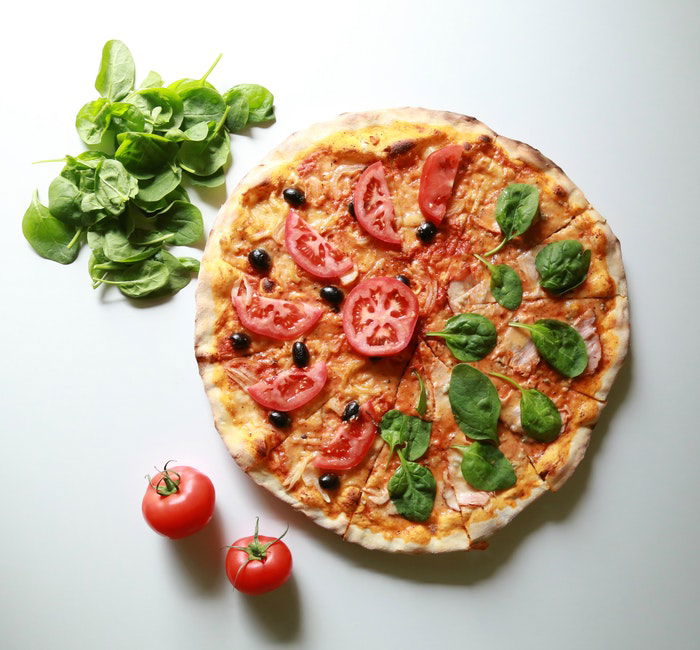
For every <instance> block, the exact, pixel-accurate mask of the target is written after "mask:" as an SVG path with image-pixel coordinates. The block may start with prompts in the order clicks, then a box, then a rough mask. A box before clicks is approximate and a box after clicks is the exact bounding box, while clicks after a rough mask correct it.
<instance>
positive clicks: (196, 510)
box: [141, 463, 215, 539]
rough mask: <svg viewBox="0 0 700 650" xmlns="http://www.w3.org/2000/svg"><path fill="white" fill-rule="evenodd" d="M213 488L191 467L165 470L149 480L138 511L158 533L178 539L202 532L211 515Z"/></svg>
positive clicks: (167, 468) (183, 466) (213, 496)
mask: <svg viewBox="0 0 700 650" xmlns="http://www.w3.org/2000/svg"><path fill="white" fill-rule="evenodd" d="M214 499H215V493H214V485H213V484H212V482H211V481H210V480H209V477H208V476H206V475H205V474H202V473H201V472H198V471H197V470H196V469H194V467H187V466H185V465H182V466H178V467H168V463H165V466H164V467H163V471H162V472H159V473H158V474H156V476H154V477H153V478H152V479H149V482H148V487H147V488H146V494H144V495H143V501H142V503H141V511H142V512H143V516H144V518H145V519H146V522H147V523H148V525H149V526H150V527H151V528H153V530H155V531H156V532H157V533H160V534H161V535H165V536H166V537H170V539H180V538H181V537H187V536H188V535H192V533H196V532H197V531H198V530H201V529H202V528H204V526H206V525H207V524H208V523H209V520H210V519H211V516H212V514H213V513H214Z"/></svg>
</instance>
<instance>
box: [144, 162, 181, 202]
mask: <svg viewBox="0 0 700 650" xmlns="http://www.w3.org/2000/svg"><path fill="white" fill-rule="evenodd" d="M181 181H182V170H181V169H180V168H179V167H177V166H176V165H170V166H169V167H168V168H167V169H165V170H164V171H162V172H161V173H160V174H158V175H156V176H154V177H153V178H149V179H144V180H140V181H138V184H139V191H138V194H137V195H136V199H135V200H136V202H137V203H138V204H139V205H141V204H143V203H155V202H158V201H161V200H162V199H163V198H164V197H166V196H168V195H169V194H170V193H171V192H174V191H175V190H176V188H177V187H178V186H179V185H180V182H181Z"/></svg>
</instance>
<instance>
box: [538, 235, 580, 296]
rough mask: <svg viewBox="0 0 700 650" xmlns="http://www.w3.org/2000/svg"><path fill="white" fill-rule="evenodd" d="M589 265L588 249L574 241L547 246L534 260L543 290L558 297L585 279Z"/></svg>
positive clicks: (565, 240)
mask: <svg viewBox="0 0 700 650" xmlns="http://www.w3.org/2000/svg"><path fill="white" fill-rule="evenodd" d="M590 264H591V251H590V249H585V250H584V248H583V245H582V244H581V242H579V241H576V240H575V239H563V240H561V241H555V242H552V243H550V244H547V245H546V246H545V247H544V248H543V249H542V250H541V251H540V252H539V253H537V257H536V258H535V268H537V272H538V273H539V275H540V285H541V286H542V288H543V289H546V290H547V291H551V292H552V293H553V294H555V295H557V296H559V295H561V294H563V293H566V292H567V291H571V289H575V288H576V287H578V286H579V285H580V284H582V283H583V282H584V280H585V279H586V275H587V274H588V268H589V266H590Z"/></svg>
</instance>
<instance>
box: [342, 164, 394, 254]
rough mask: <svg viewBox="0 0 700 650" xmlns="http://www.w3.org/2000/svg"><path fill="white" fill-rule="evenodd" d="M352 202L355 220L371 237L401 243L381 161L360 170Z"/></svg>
mask: <svg viewBox="0 0 700 650" xmlns="http://www.w3.org/2000/svg"><path fill="white" fill-rule="evenodd" d="M353 202H354V207H355V216H356V217H357V221H358V222H359V223H360V225H361V226H362V227H363V228H364V229H365V230H366V231H367V232H368V233H369V234H370V235H372V237H376V238H377V239H380V240H381V241H384V242H387V243H388V244H400V243H401V238H400V237H399V233H398V232H397V230H396V225H395V224H394V204H393V203H392V202H391V195H390V194H389V187H388V185H387V184H386V176H385V175H384V166H383V165H382V163H381V161H377V162H376V163H373V164H372V165H370V166H369V167H367V169H365V171H363V172H362V175H361V176H360V178H359V180H358V181H357V185H355V195H354V197H353Z"/></svg>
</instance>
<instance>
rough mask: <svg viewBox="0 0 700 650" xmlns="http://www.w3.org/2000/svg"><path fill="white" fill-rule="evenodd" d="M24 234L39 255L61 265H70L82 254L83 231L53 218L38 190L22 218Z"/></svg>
mask: <svg viewBox="0 0 700 650" xmlns="http://www.w3.org/2000/svg"><path fill="white" fill-rule="evenodd" d="M22 233H23V234H24V237H25V239H26V240H27V241H28V242H29V243H30V244H31V247H32V248H33V249H34V250H35V251H36V252H37V253H38V254H39V255H41V256H42V257H44V258H46V259H47V260H53V261H54V262H58V263H59V264H70V263H71V262H73V261H75V258H76V257H78V253H79V252H80V244H81V242H80V238H81V235H82V230H80V229H79V228H75V227H74V226H71V225H68V224H65V223H63V222H62V221H59V220H58V219H56V217H54V216H52V215H51V213H50V212H49V210H48V208H47V207H46V206H44V205H42V204H41V203H40V202H39V193H38V192H37V191H36V190H35V191H34V194H33V195H32V202H31V203H30V205H29V207H28V208H27V211H26V212H25V213H24V217H23V218H22Z"/></svg>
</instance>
